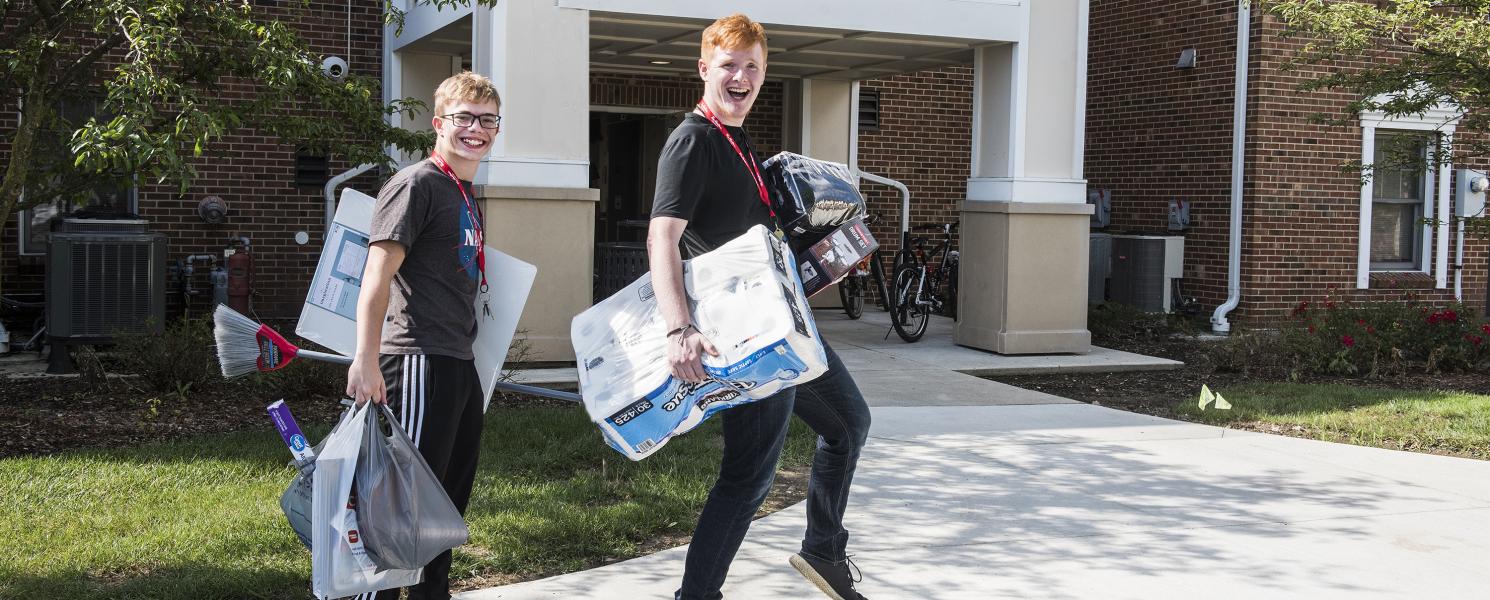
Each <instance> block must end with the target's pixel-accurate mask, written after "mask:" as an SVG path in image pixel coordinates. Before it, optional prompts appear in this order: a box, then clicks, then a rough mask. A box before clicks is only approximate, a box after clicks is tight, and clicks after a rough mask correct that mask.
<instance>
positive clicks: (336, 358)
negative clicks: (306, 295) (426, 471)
mask: <svg viewBox="0 0 1490 600" xmlns="http://www.w3.org/2000/svg"><path fill="white" fill-rule="evenodd" d="M295 357H296V358H306V359H310V360H319V361H322V362H329V363H336V364H341V365H350V364H352V359H350V358H347V357H345V356H342V355H340V354H331V353H329V352H316V351H315V350H297V351H296V352H295ZM496 386H497V387H498V388H501V389H504V390H507V391H509V392H517V393H519V394H532V395H534V396H543V397H545V398H553V399H555V400H567V401H569V402H575V403H580V402H582V400H580V396H579V394H576V393H573V392H561V391H559V390H551V389H548V388H541V387H536V386H531V385H523V384H520V383H509V382H506V381H498V382H497V383H496Z"/></svg>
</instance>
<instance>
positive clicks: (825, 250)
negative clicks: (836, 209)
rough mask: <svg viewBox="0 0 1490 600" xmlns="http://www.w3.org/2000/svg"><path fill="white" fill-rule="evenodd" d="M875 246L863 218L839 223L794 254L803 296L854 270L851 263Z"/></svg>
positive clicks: (876, 244)
mask: <svg viewBox="0 0 1490 600" xmlns="http://www.w3.org/2000/svg"><path fill="white" fill-rule="evenodd" d="M879 247H880V244H879V242H878V241H876V240H875V239H874V235H873V234H871V233H869V226H868V225H865V224H864V219H862V218H858V219H854V220H852V221H849V222H847V223H844V224H843V225H839V226H838V229H835V230H833V232H832V233H829V234H828V235H827V236H825V237H823V239H822V240H820V241H818V242H817V243H815V244H813V245H811V246H809V247H808V248H807V249H806V250H805V251H803V252H802V253H801V254H798V255H797V270H798V271H799V272H800V275H801V277H802V288H803V289H804V290H806V292H807V297H809V298H810V297H812V296H813V295H815V294H817V293H818V292H821V291H823V290H824V289H825V288H827V287H828V286H830V285H833V284H835V283H838V281H839V280H840V279H843V278H844V277H845V276H847V275H848V274H849V273H850V272H852V271H853V270H854V265H857V264H859V261H861V260H864V258H865V257H868V256H869V255H870V254H873V253H874V251H875V250H876V249H878V248H879Z"/></svg>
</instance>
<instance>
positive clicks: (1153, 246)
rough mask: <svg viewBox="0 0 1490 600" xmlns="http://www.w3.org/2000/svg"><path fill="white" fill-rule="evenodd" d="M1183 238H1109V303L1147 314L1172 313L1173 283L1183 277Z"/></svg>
mask: <svg viewBox="0 0 1490 600" xmlns="http://www.w3.org/2000/svg"><path fill="white" fill-rule="evenodd" d="M1184 255H1185V238H1183V237H1179V236H1159V235H1114V236H1112V275H1111V281H1110V286H1109V291H1110V294H1111V300H1112V301H1113V302H1118V303H1122V304H1127V305H1129V306H1133V307H1136V308H1138V309H1139V310H1143V311H1147V312H1155V313H1159V312H1164V313H1167V312H1171V311H1172V310H1173V308H1174V302H1173V298H1172V294H1173V289H1174V280H1175V279H1179V278H1180V277H1181V276H1182V275H1184V270H1185V263H1184Z"/></svg>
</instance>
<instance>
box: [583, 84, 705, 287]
mask: <svg viewBox="0 0 1490 600" xmlns="http://www.w3.org/2000/svg"><path fill="white" fill-rule="evenodd" d="M685 114H686V111H662V110H646V109H624V108H618V109H612V110H604V109H596V110H592V111H590V187H592V188H596V189H598V190H600V202H599V203H597V204H596V206H595V296H594V298H595V301H596V302H598V301H600V300H604V299H605V298H606V297H608V296H610V295H611V294H613V293H615V292H616V290H619V289H621V288H623V287H626V285H627V284H629V283H631V282H632V281H633V280H635V279H636V278H637V277H639V276H641V274H642V273H645V272H646V271H647V250H646V241H647V221H648V218H649V217H650V215H651V213H652V193H653V190H654V186H655V185H656V180H657V156H658V155H659V154H661V152H662V145H663V143H665V142H666V141H667V136H668V134H670V133H672V130H673V128H674V127H677V125H678V124H679V123H681V122H682V120H683V116H684V115H685Z"/></svg>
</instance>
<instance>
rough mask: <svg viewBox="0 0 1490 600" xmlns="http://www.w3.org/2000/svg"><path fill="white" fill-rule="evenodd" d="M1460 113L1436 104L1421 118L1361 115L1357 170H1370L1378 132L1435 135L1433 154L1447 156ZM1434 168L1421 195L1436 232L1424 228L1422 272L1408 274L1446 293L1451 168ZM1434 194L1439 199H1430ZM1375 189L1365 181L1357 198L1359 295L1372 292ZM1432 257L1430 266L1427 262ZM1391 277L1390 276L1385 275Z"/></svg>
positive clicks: (1447, 164)
mask: <svg viewBox="0 0 1490 600" xmlns="http://www.w3.org/2000/svg"><path fill="white" fill-rule="evenodd" d="M1462 114H1463V111H1462V110H1460V109H1459V108H1458V107H1456V106H1451V105H1447V104H1440V105H1438V106H1435V107H1433V108H1432V109H1429V110H1428V111H1426V112H1424V113H1423V114H1421V115H1400V116H1395V117H1389V116H1387V115H1386V114H1385V113H1382V112H1380V111H1365V112H1363V113H1361V164H1362V165H1369V164H1371V163H1372V162H1374V161H1375V160H1376V130H1377V129H1383V130H1389V131H1392V132H1427V133H1437V134H1438V135H1440V136H1442V139H1441V140H1439V143H1438V144H1437V151H1438V152H1443V153H1445V154H1451V153H1452V149H1453V142H1454V128H1455V127H1456V126H1458V124H1459V119H1460V116H1461V115H1462ZM1434 158H1435V160H1434V164H1437V165H1438V169H1437V170H1436V172H1435V170H1434V169H1428V170H1427V171H1428V172H1427V173H1426V175H1427V177H1426V178H1425V179H1426V182H1425V186H1424V187H1426V188H1427V190H1426V192H1427V193H1425V194H1424V199H1423V200H1424V202H1423V215H1424V216H1425V217H1426V216H1428V215H1434V217H1433V218H1434V219H1435V220H1436V221H1437V223H1438V225H1437V227H1434V226H1432V225H1424V226H1423V239H1422V243H1423V247H1422V256H1423V261H1422V268H1421V269H1419V270H1414V271H1412V272H1421V273H1425V274H1430V275H1433V276H1434V287H1435V288H1438V289H1444V288H1447V287H1448V271H1449V264H1448V263H1449V203H1450V196H1449V193H1450V191H1449V181H1450V180H1451V178H1452V175H1451V174H1452V173H1453V165H1452V164H1450V162H1449V161H1447V160H1437V157H1434ZM1434 191H1436V192H1437V193H1436V194H1435V193H1433V192H1434ZM1374 192H1375V188H1374V186H1373V179H1372V178H1370V177H1367V178H1366V179H1365V181H1364V182H1363V184H1362V185H1361V198H1360V223H1359V227H1358V229H1357V232H1358V235H1357V246H1356V281H1355V286H1356V288H1357V289H1362V290H1364V289H1369V288H1370V287H1371V273H1372V270H1371V207H1372V202H1373V200H1374V198H1373V196H1374V195H1375V194H1374ZM1430 256H1431V260H1430V258H1429V257H1430ZM1387 272H1390V271H1387Z"/></svg>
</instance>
